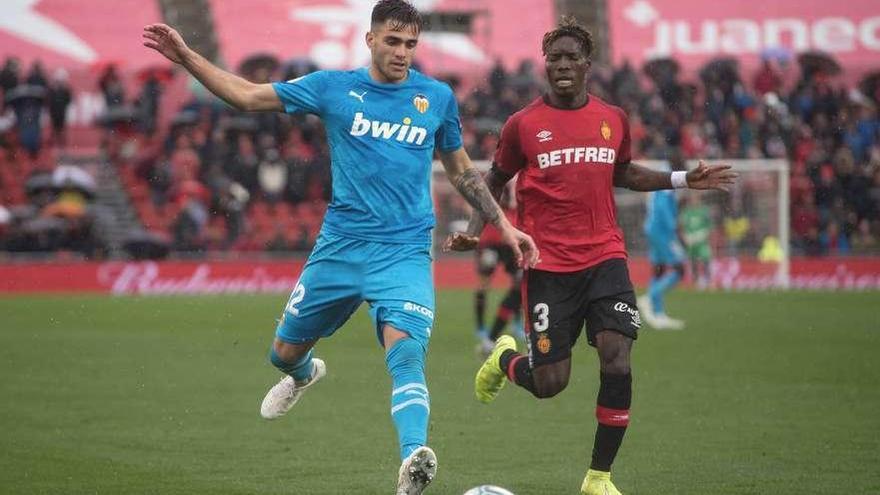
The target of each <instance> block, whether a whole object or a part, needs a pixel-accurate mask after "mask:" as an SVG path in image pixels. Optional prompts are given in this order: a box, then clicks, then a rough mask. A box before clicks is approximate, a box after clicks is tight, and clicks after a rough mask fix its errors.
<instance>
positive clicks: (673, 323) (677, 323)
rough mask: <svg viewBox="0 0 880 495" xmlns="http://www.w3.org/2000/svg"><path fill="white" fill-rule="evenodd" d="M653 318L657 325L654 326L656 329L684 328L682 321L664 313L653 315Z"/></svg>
mask: <svg viewBox="0 0 880 495" xmlns="http://www.w3.org/2000/svg"><path fill="white" fill-rule="evenodd" d="M654 319H655V320H656V323H657V325H658V326H655V327H654V328H656V329H657V330H684V321H682V320H676V319H675V318H670V317H669V316H667V315H666V314H665V313H663V314H659V315H654Z"/></svg>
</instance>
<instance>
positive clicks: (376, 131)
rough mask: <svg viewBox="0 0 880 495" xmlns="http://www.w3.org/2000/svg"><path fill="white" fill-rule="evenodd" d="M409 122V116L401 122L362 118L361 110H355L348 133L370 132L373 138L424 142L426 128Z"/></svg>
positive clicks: (360, 133)
mask: <svg viewBox="0 0 880 495" xmlns="http://www.w3.org/2000/svg"><path fill="white" fill-rule="evenodd" d="M410 122H412V120H410V118H409V117H406V118H405V119H403V124H398V123H393V124H392V123H391V122H380V121H378V120H368V119H365V118H364V114H363V112H357V113H355V114H354V121H352V123H351V131H349V133H350V134H351V135H352V136H366V135H367V134H370V135H371V136H373V137H374V138H379V139H389V140H394V141H399V142H401V143H409V144H416V145H420V144H422V143H424V142H425V139H426V138H427V137H428V130H427V129H425V128H424V127H418V126H415V125H409V124H410Z"/></svg>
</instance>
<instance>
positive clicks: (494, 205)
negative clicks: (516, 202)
mask: <svg viewBox="0 0 880 495" xmlns="http://www.w3.org/2000/svg"><path fill="white" fill-rule="evenodd" d="M440 160H441V161H442V162H443V167H444V168H445V169H446V175H447V176H448V177H449V181H450V182H451V183H452V185H454V186H455V188H456V189H458V192H459V193H461V195H462V196H464V199H466V200H467V202H468V203H470V205H471V206H472V207H473V208H474V212H475V213H476V214H478V215H479V216H480V217H482V219H483V221H484V222H488V223H491V224H492V225H495V226H496V227H498V230H499V231H501V238H502V239H503V240H504V242H505V243H506V244H507V245H509V246H510V247H511V248H513V252H514V254H515V255H516V259H517V262H518V263H519V264H520V266H529V267H534V266H535V265H536V264H537V263H538V248H537V247H536V246H535V241H534V240H532V238H531V236H529V235H528V234H525V233H523V232H520V231H519V230H517V229H516V228H514V226H513V225H511V223H510V221H509V220H507V217H506V216H504V212H503V211H501V207H500V206H498V202H497V201H496V200H495V198H493V197H492V192H490V190H489V187H488V186H487V185H486V182H485V181H484V180H483V177H482V176H481V175H480V172H479V171H477V169H476V168H474V166H473V164H472V163H471V159H470V158H469V157H468V155H467V153H466V152H465V151H464V149H463V148H459V149H457V150H455V151H451V152H447V153H441V154H440ZM499 196H500V193H499ZM481 230H482V229H481ZM452 242H453V241H452V240H451V238H450V239H447V243H446V244H447V245H448V247H447V249H451V248H452V245H451V244H452ZM444 247H446V246H444ZM472 247H473V246H472ZM472 247H471V248H472Z"/></svg>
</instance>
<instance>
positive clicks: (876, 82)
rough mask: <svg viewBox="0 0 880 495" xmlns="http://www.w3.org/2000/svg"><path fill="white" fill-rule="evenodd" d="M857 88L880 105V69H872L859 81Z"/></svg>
mask: <svg viewBox="0 0 880 495" xmlns="http://www.w3.org/2000/svg"><path fill="white" fill-rule="evenodd" d="M859 89H860V90H861V91H862V93H863V94H864V95H865V96H867V97H868V98H870V99H871V100H872V101H873V102H874V104H875V105H880V71H874V72H871V73H870V74H868V75H867V76H865V77H864V79H862V82H860V83H859Z"/></svg>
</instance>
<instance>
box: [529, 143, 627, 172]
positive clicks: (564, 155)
mask: <svg viewBox="0 0 880 495" xmlns="http://www.w3.org/2000/svg"><path fill="white" fill-rule="evenodd" d="M537 158H538V167H540V168H547V167H555V166H557V165H569V164H572V163H607V164H613V163H614V159H615V158H617V152H616V151H614V148H597V147H595V146H588V147H577V148H563V149H561V150H553V151H550V152H547V153H541V154H539V155H538V157H537Z"/></svg>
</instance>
